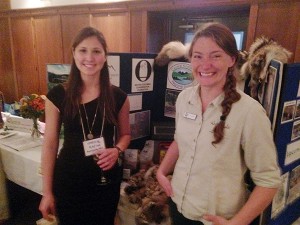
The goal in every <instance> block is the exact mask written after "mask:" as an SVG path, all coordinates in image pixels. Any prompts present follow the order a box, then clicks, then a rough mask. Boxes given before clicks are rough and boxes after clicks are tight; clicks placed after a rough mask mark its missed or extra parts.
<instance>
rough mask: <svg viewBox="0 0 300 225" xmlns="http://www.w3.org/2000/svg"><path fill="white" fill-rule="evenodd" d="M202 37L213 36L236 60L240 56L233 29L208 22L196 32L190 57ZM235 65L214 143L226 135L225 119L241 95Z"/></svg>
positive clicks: (227, 82)
mask: <svg viewBox="0 0 300 225" xmlns="http://www.w3.org/2000/svg"><path fill="white" fill-rule="evenodd" d="M200 37H208V38H212V39H213V40H214V41H215V42H216V44H217V45H218V46H219V47H220V48H222V49H223V50H224V51H225V52H226V54H228V55H229V56H231V57H235V59H236V61H237V59H238V57H239V52H238V50H237V47H236V42H235V38H234V36H233V34H232V32H231V30H230V29H229V28H228V27H226V26H225V25H223V24H220V23H207V24H205V25H204V26H203V27H201V28H200V29H199V30H198V31H197V32H196V34H195V36H194V39H193V41H192V43H191V47H190V49H189V57H191V56H192V51H193V46H194V44H195V42H196V41H197V40H198V39H199V38H200ZM233 70H234V65H233V66H232V67H230V68H228V71H227V76H226V82H225V85H224V87H223V90H224V94H225V96H224V100H223V101H222V103H221V106H222V115H221V116H220V122H219V123H217V124H216V126H215V127H214V129H213V134H214V141H212V144H213V145H215V144H218V143H220V142H221V141H222V139H223V137H224V128H225V121H226V118H227V116H228V115H229V113H230V111H231V107H232V105H233V104H234V103H235V102H237V101H238V100H239V99H240V98H241V95H240V94H239V93H238V92H237V90H236V79H235V76H234V75H233Z"/></svg>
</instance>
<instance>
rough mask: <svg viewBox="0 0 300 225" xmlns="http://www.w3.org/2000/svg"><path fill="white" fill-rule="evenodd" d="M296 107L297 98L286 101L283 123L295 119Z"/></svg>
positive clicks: (282, 117)
mask: <svg viewBox="0 0 300 225" xmlns="http://www.w3.org/2000/svg"><path fill="white" fill-rule="evenodd" d="M295 109H296V101H295V100H293V101H288V102H285V103H284V105H283V111H282V116H281V123H287V122H290V121H293V119H294V112H295Z"/></svg>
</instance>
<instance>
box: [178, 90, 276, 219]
mask: <svg viewBox="0 0 300 225" xmlns="http://www.w3.org/2000/svg"><path fill="white" fill-rule="evenodd" d="M198 90H199V86H198V85H197V86H195V87H191V88H187V89H186V90H184V91H182V92H181V93H180V95H179V96H178V99H177V102H176V132H175V141H176V142H177V144H178V148H179V158H178V160H177V163H176V166H175V169H174V174H173V178H172V188H173V191H174V197H173V198H172V199H173V201H174V202H175V203H176V204H177V208H178V210H179V212H181V213H182V214H183V215H184V216H185V217H186V218H189V219H192V220H201V216H202V215H203V214H204V213H211V214H216V215H220V216H224V217H225V218H231V217H233V216H234V215H235V214H236V213H237V212H238V211H239V209H240V208H241V207H242V206H243V205H244V204H245V202H246V200H247V197H248V196H247V189H246V185H245V182H244V174H245V172H246V170H247V168H248V169H249V170H250V172H251V177H252V179H253V181H254V183H255V184H256V185H258V186H262V187H269V188H274V187H278V186H279V184H280V169H279V167H278V163H277V153H276V148H275V145H274V142H273V134H272V132H271V125H270V120H269V119H268V117H267V116H266V113H265V110H264V109H263V107H262V106H261V105H260V104H259V103H258V102H257V101H255V100H254V99H252V98H251V97H249V96H248V95H246V94H245V93H243V92H241V91H240V92H239V93H240V94H241V99H240V100H239V101H238V102H236V103H234V104H233V105H232V108H231V111H230V113H229V115H228V116H227V119H226V123H225V124H226V125H225V132H224V134H225V135H224V139H223V140H222V141H221V142H220V143H218V144H216V145H215V146H213V145H212V141H213V140H214V137H213V128H214V126H215V125H216V124H217V123H218V122H219V121H220V116H221V111H222V107H221V105H220V104H221V102H222V100H223V99H224V94H223V93H222V94H221V95H220V96H218V97H217V98H216V99H214V100H213V101H212V102H211V103H210V104H209V106H208V107H207V109H206V111H205V112H204V113H203V114H202V110H201V108H202V106H201V101H200V97H199V94H198V93H199V91H198ZM202 222H204V223H205V224H209V223H207V222H205V221H204V220H203V221H202Z"/></svg>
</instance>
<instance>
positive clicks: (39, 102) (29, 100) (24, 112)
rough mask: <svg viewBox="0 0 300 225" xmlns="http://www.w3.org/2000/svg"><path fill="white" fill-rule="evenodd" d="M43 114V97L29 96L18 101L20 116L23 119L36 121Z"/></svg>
mask: <svg viewBox="0 0 300 225" xmlns="http://www.w3.org/2000/svg"><path fill="white" fill-rule="evenodd" d="M44 113H45V96H44V95H37V94H31V95H29V96H25V97H23V98H21V100H20V114H21V116H22V117H24V118H29V119H37V118H39V117H40V116H42V115H43V114H44Z"/></svg>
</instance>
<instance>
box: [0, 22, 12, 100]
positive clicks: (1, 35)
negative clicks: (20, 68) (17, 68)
mask: <svg viewBox="0 0 300 225" xmlns="http://www.w3.org/2000/svg"><path fill="white" fill-rule="evenodd" d="M10 43H11V39H10V28H9V18H0V49H1V51H0V91H2V92H3V94H4V97H5V101H6V102H13V101H14V100H15V98H16V86H15V78H14V72H13V64H12V51H11V45H10Z"/></svg>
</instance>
